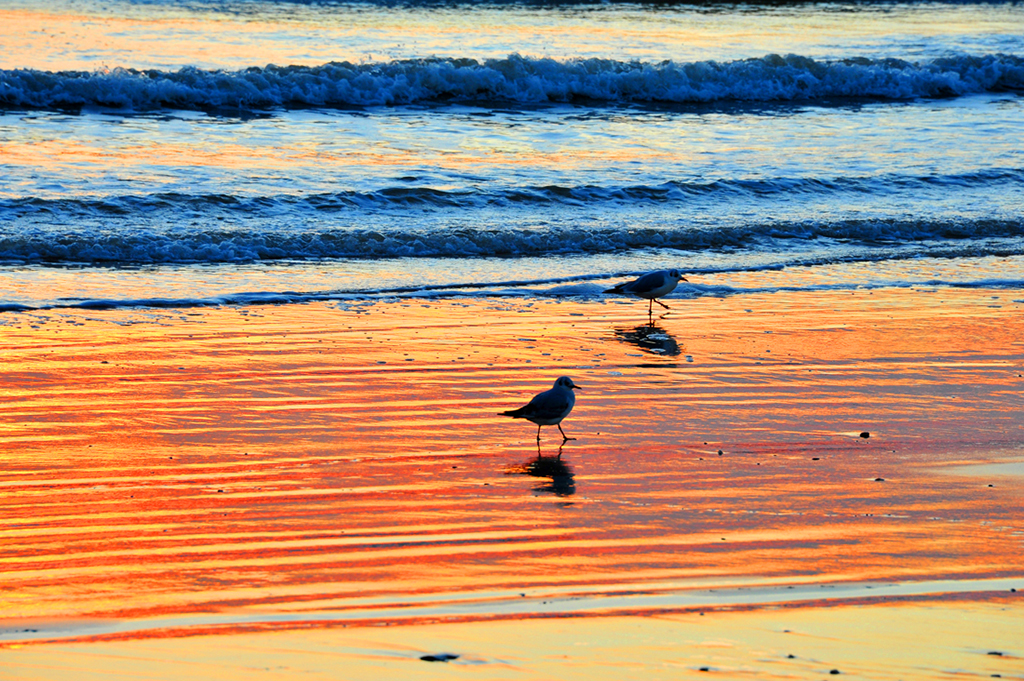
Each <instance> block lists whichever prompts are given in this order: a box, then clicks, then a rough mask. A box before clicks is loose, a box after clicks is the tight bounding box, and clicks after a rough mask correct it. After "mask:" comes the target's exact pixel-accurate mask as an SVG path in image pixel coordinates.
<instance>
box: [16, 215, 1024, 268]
mask: <svg viewBox="0 0 1024 681" xmlns="http://www.w3.org/2000/svg"><path fill="white" fill-rule="evenodd" d="M1021 237H1024V224H1022V223H1021V222H1020V221H1019V220H999V219H985V220H962V221H956V222H950V221H939V222H932V221H928V220H920V221H915V220H905V221H881V220H878V221H875V220H842V221H834V222H827V221H822V222H815V223H779V224H771V225H750V226H746V227H716V228H700V227H693V228H679V227H675V228H671V227H667V228H650V227H645V228H630V227H629V226H623V227H622V228H620V229H608V228H601V229H598V228H561V229H548V230H532V229H468V228H451V229H437V230H425V229H424V230H412V231H399V230H391V231H388V230H379V231H374V230H366V229H320V230H317V231H312V230H305V231H291V232H281V231H261V230H259V229H257V228H255V227H254V225H253V224H251V223H247V224H246V226H245V228H244V229H239V230H230V229H209V228H200V227H197V228H192V229H190V230H187V231H186V230H178V231H173V232H161V231H157V230H151V229H143V228H135V229H134V230H133V231H131V232H129V233H116V232H112V231H110V230H107V229H102V228H93V229H88V230H83V229H81V228H76V230H65V231H53V230H52V229H50V228H40V227H36V228H33V229H31V230H27V231H19V232H17V233H4V232H2V231H0V261H5V262H8V263H11V262H18V263H27V264H58V265H59V264H91V265H97V266H121V265H140V264H155V263H233V262H257V261H275V260H314V259H337V258H396V257H405V258H417V257H460V258H461V257H467V256H468V257H522V256H544V255H565V254H593V253H621V252H623V251H627V250H631V249H642V248H671V249H677V250H680V251H703V250H707V249H716V250H717V249H722V248H732V249H737V250H747V249H761V250H764V249H767V250H772V249H773V248H777V249H779V250H787V249H790V248H791V247H792V244H793V242H794V240H803V241H808V242H809V241H812V240H817V239H833V240H842V241H844V242H853V243H861V244H867V245H886V246H899V245H905V244H913V243H914V242H919V241H923V240H947V241H948V240H976V241H975V242H969V243H971V246H970V248H969V249H967V250H969V251H970V253H964V252H963V247H958V248H957V255H960V256H963V255H965V254H970V255H1012V254H1020V253H1024V241H1021V239H1020V238H1021ZM1007 238H1009V240H1010V242H1012V243H1010V245H1007V243H1006V242H1005V240H1006V239H1007ZM989 239H992V240H995V242H998V243H988V242H987V240H989ZM1001 240H1003V241H1001ZM1014 244H1015V245H1014ZM950 246H952V243H951V244H950Z"/></svg>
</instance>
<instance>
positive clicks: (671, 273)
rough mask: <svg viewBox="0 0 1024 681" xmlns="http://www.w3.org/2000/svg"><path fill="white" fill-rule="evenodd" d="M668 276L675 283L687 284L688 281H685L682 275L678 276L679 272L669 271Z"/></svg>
mask: <svg viewBox="0 0 1024 681" xmlns="http://www.w3.org/2000/svg"><path fill="white" fill-rule="evenodd" d="M668 276H669V278H670V279H675V280H676V281H686V282H689V279H687V278H686V277H684V276H683V275H682V274H680V272H679V270H669V271H668Z"/></svg>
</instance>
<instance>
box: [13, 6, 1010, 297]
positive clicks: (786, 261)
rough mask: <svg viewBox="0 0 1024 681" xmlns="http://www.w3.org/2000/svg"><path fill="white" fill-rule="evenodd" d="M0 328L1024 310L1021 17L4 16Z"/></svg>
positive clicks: (409, 9)
mask: <svg viewBox="0 0 1024 681" xmlns="http://www.w3.org/2000/svg"><path fill="white" fill-rule="evenodd" d="M0 19H2V21H0V45H3V50H2V51H0V309H2V310H6V311H8V312H13V313H18V312H30V311H32V310H53V309H75V308H97V307H113V308H118V307H137V308H146V307H168V306H171V307H184V306H194V305H225V304H232V305H247V304H264V303H274V302H287V301H309V300H338V301H348V300H374V299H379V298H393V297H420V298H428V299H429V298H438V297H444V296H480V295H500V296H511V297H521V298H535V297H552V296H554V297H564V296H571V297H587V298H594V299H599V298H601V297H602V296H603V294H602V293H601V292H602V291H603V290H604V289H605V288H607V287H608V285H609V284H610V283H611V282H612V281H614V280H616V279H617V278H619V277H622V276H625V275H627V274H632V273H638V272H642V271H645V270H649V269H654V268H661V267H677V268H679V269H681V270H683V271H684V272H686V273H687V274H688V277H689V279H690V282H691V285H690V286H686V287H681V288H680V289H679V290H678V291H677V292H676V293H675V294H674V295H675V296H677V297H685V296H702V295H743V294H745V293H748V292H752V291H759V292H760V291H765V290H772V288H773V287H777V288H809V289H810V288H822V287H827V288H851V289H852V288H864V287H872V286H914V285H928V286H986V287H989V286H995V287H1003V288H1007V289H1020V288H1022V287H1024V144H1022V142H1021V140H1022V139H1024V98H1022V94H1024V5H1021V4H1019V3H1012V2H1006V3H1004V2H978V3H973V2H949V3H945V2H911V3H863V2H850V3H845V2H838V3H820V4H819V3H792V4H786V3H775V2H772V3H765V4H758V3H751V4H738V5H737V4H713V3H707V4H705V3H694V4H672V3H644V2H638V3H617V2H616V3H588V2H529V1H522V2H493V3H452V2H433V1H421V2H328V1H323V2H318V1H316V0H310V1H305V0H304V1H285V0H280V1H275V0H237V1H232V0H194V1H190V2H172V1H170V0H167V1H164V0H149V1H135V2H130V1H125V0H113V1H104V2H100V1H99V0H56V1H55V2H52V3H47V4H45V5H40V4H39V3H34V2H26V1H18V0H0Z"/></svg>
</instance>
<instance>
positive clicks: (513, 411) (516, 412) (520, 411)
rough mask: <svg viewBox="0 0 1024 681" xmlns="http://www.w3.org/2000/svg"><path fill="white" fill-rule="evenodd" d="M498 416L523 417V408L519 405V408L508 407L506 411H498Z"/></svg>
mask: <svg viewBox="0 0 1024 681" xmlns="http://www.w3.org/2000/svg"><path fill="white" fill-rule="evenodd" d="M498 416H511V417H512V418H514V419H521V418H523V409H522V407H520V408H519V409H509V410H508V411H499V412H498Z"/></svg>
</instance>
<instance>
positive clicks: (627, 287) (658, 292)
mask: <svg viewBox="0 0 1024 681" xmlns="http://www.w3.org/2000/svg"><path fill="white" fill-rule="evenodd" d="M681 281H687V279H686V277H684V276H683V275H681V274H679V270H658V271H657V272H648V273H647V274H645V275H644V276H642V277H640V278H639V279H634V280H633V281H627V282H625V283H623V284H619V285H618V286H616V287H614V288H610V289H608V290H607V291H605V293H630V294H632V295H634V296H637V297H638V298H647V299H648V300H649V301H651V302H650V304H648V306H647V314H652V313H653V312H654V304H655V303H657V304H658V305H661V306H662V307H663V308H665V309H666V310H668V309H671V308H669V306H668V305H666V304H665V303H663V302H661V301H660V300H658V298H661V297H662V296H667V295H668V294H669V293H672V291H674V290H675V289H676V286H677V285H678V284H679V282H681Z"/></svg>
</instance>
